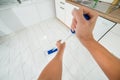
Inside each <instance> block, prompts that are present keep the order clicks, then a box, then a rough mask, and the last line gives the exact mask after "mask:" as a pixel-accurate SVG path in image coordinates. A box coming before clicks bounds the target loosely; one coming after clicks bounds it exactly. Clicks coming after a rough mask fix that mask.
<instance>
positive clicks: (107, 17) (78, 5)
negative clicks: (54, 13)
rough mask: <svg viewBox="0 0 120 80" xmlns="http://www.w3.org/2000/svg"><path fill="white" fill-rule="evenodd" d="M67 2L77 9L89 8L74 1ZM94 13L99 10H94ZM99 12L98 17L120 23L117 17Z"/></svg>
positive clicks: (67, 0)
mask: <svg viewBox="0 0 120 80" xmlns="http://www.w3.org/2000/svg"><path fill="white" fill-rule="evenodd" d="M66 2H67V3H70V4H72V5H74V6H77V7H80V6H83V7H87V6H84V5H81V4H78V3H76V2H74V1H69V0H66ZM87 8H89V7H87ZM90 9H92V8H90ZM92 10H94V9H92ZM94 11H97V10H94ZM97 12H98V15H99V16H101V17H103V18H106V19H108V20H110V21H113V22H116V23H120V19H117V18H115V17H113V16H111V15H109V14H105V13H102V12H100V11H97Z"/></svg>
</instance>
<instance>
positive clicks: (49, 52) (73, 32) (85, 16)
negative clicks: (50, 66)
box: [47, 14, 90, 54]
mask: <svg viewBox="0 0 120 80" xmlns="http://www.w3.org/2000/svg"><path fill="white" fill-rule="evenodd" d="M83 16H84V18H85V19H86V20H89V19H90V16H89V15H88V14H84V15H83ZM71 33H72V34H75V31H73V30H72V29H71ZM56 51H58V49H57V48H53V49H51V50H49V51H48V52H47V53H48V54H52V53H54V52H56Z"/></svg>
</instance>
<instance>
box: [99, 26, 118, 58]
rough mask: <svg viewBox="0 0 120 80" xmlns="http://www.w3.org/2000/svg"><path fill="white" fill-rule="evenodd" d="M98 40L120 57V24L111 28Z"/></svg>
mask: <svg viewBox="0 0 120 80" xmlns="http://www.w3.org/2000/svg"><path fill="white" fill-rule="evenodd" d="M99 42H100V44H102V45H103V46H104V47H105V48H107V49H108V50H109V51H110V52H111V53H112V54H113V55H115V56H116V57H118V58H119V59H120V24H117V25H116V26H115V27H114V28H113V29H111V31H109V32H108V33H107V34H106V35H105V36H104V37H103V38H102V39H101V40H100V41H99Z"/></svg>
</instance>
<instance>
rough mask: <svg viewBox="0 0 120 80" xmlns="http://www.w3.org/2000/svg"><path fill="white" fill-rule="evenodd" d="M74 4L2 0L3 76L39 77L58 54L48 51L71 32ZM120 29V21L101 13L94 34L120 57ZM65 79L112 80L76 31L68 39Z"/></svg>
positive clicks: (5, 79)
mask: <svg viewBox="0 0 120 80" xmlns="http://www.w3.org/2000/svg"><path fill="white" fill-rule="evenodd" d="M107 1H108V0H107ZM110 1H111V0H110ZM74 8H79V7H78V6H75V5H73V4H70V3H68V2H66V0H1V1H0V80H37V78H38V77H39V75H40V73H41V71H42V70H43V69H44V67H45V66H46V65H47V64H48V63H49V61H50V60H51V59H52V58H53V57H54V56H55V55H56V53H54V54H51V55H45V53H44V52H45V51H46V50H49V49H51V48H52V47H54V46H55V44H56V41H58V40H60V39H63V38H64V37H65V36H66V35H67V34H68V33H69V31H70V26H71V21H72V14H71V12H72V10H73V9H74ZM119 31H120V23H118V22H115V21H111V20H109V19H106V18H104V17H101V16H99V17H98V19H97V21H96V25H95V28H94V31H93V35H94V38H95V39H96V40H97V41H98V42H99V43H100V44H102V45H103V46H104V47H105V48H107V49H108V50H109V51H110V52H111V53H113V55H115V56H116V57H118V58H119V59H120V53H119V52H120V49H119V48H120V44H119V41H120V32H119ZM51 73H52V72H51ZM53 76H54V75H53ZM62 80H108V78H107V76H106V75H105V74H104V72H103V71H102V70H101V68H100V67H99V66H98V64H97V63H96V61H95V60H94V59H93V57H92V56H91V54H90V53H89V52H88V51H87V49H86V48H85V47H84V46H83V45H82V44H81V43H80V42H79V40H78V39H77V38H76V36H75V35H73V36H72V37H71V38H69V39H68V40H67V41H66V48H65V52H64V57H63V72H62Z"/></svg>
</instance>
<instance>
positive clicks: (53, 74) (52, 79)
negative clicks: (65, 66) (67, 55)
mask: <svg viewBox="0 0 120 80" xmlns="http://www.w3.org/2000/svg"><path fill="white" fill-rule="evenodd" d="M61 76H62V54H61V53H60V52H58V53H57V55H56V56H55V57H54V58H53V59H52V60H51V61H50V62H49V63H48V65H47V66H46V67H45V68H44V70H43V71H42V73H41V75H40V77H39V79H38V80H61Z"/></svg>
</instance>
